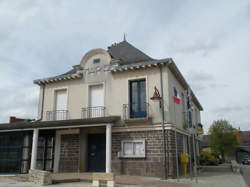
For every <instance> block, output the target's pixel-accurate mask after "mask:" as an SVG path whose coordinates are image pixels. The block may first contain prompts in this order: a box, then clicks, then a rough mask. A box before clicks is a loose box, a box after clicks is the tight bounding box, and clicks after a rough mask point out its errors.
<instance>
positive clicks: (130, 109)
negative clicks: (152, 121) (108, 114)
mask: <svg viewBox="0 0 250 187" xmlns="http://www.w3.org/2000/svg"><path fill="white" fill-rule="evenodd" d="M148 117H149V104H148V103H146V102H145V103H144V104H142V105H141V106H140V108H138V107H137V106H136V105H133V104H123V119H124V120H128V119H136V118H148Z"/></svg>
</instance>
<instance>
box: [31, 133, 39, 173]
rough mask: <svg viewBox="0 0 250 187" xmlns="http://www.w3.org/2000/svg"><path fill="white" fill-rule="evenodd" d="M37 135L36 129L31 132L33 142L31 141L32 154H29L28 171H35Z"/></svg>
mask: <svg viewBox="0 0 250 187" xmlns="http://www.w3.org/2000/svg"><path fill="white" fill-rule="evenodd" d="M38 134H39V130H38V129H34V130H33V140H32V152H31V164H30V169H36V159H37V146H38V145H37V144H38Z"/></svg>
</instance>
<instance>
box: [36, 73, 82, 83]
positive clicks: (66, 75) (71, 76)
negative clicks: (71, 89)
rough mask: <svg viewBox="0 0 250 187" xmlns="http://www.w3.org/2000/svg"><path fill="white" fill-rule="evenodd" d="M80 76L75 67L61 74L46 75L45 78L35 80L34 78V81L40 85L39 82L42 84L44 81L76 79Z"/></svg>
mask: <svg viewBox="0 0 250 187" xmlns="http://www.w3.org/2000/svg"><path fill="white" fill-rule="evenodd" d="M81 77H82V74H80V73H77V72H76V70H75V69H72V70H70V71H68V72H66V73H63V74H61V75H57V76H53V77H47V78H43V79H36V80H34V83H35V84H38V85H40V84H44V83H49V82H56V81H61V80H69V79H78V78H81Z"/></svg>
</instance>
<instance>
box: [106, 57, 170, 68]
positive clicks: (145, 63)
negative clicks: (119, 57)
mask: <svg viewBox="0 0 250 187" xmlns="http://www.w3.org/2000/svg"><path fill="white" fill-rule="evenodd" d="M171 61H172V59H171V58H165V59H160V60H148V61H140V62H137V63H130V64H121V65H119V66H113V67H112V69H111V71H119V70H128V69H131V68H141V67H150V66H152V65H158V64H165V63H169V62H171Z"/></svg>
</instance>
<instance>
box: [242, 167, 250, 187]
mask: <svg viewBox="0 0 250 187" xmlns="http://www.w3.org/2000/svg"><path fill="white" fill-rule="evenodd" d="M242 176H243V178H244V179H245V182H246V184H247V185H248V187H250V165H243V166H242Z"/></svg>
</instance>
